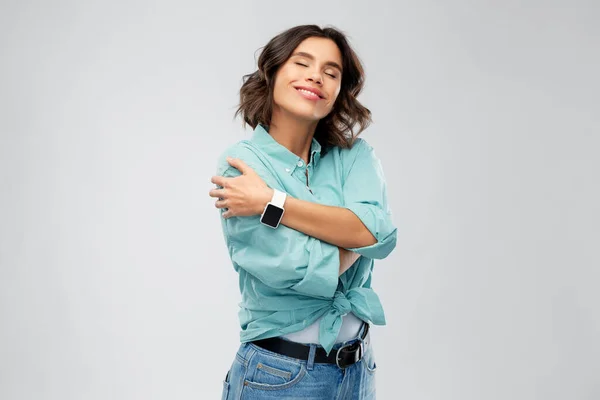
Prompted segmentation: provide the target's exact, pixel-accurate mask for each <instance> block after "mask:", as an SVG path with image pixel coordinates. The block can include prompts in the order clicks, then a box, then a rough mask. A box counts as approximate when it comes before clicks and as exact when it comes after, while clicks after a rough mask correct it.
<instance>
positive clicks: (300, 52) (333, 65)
mask: <svg viewBox="0 0 600 400" xmlns="http://www.w3.org/2000/svg"><path fill="white" fill-rule="evenodd" d="M294 56H298V57H305V58H308V59H309V60H314V59H315V56H313V55H312V54H310V53H306V52H304V51H298V52H296V53H294V54H292V57H294ZM325 65H329V66H331V67H334V68H337V69H338V70H339V71H340V72H342V71H343V70H342V67H340V64H338V63H336V62H335V61H326V62H325Z"/></svg>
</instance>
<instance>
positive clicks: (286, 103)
mask: <svg viewBox="0 0 600 400" xmlns="http://www.w3.org/2000/svg"><path fill="white" fill-rule="evenodd" d="M341 68H342V54H341V52H340V50H339V48H338V47H337V45H336V44H335V42H333V41H332V40H330V39H326V38H319V37H311V38H308V39H305V40H304V41H303V42H302V43H300V44H299V45H298V47H296V48H295V49H294V51H293V52H292V55H291V56H290V58H289V59H288V60H287V61H286V62H285V63H284V64H282V65H281V66H280V67H279V69H278V71H277V73H276V74H275V82H274V85H275V87H274V89H273V102H274V104H273V108H274V112H278V111H284V112H287V113H290V114H293V115H294V116H296V117H298V118H301V119H305V120H310V121H318V120H320V119H322V118H324V117H326V116H327V114H329V112H330V111H331V110H332V109H333V105H334V104H335V100H336V99H337V96H338V94H339V92H340V86H341V80H342V71H341Z"/></svg>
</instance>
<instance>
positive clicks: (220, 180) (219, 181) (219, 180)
mask: <svg viewBox="0 0 600 400" xmlns="http://www.w3.org/2000/svg"><path fill="white" fill-rule="evenodd" d="M229 179H231V178H225V177H224V176H219V175H216V176H213V177H212V178H210V181H211V182H212V183H214V184H215V185H219V186H221V187H228V186H229Z"/></svg>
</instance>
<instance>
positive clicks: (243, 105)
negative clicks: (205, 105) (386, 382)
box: [209, 25, 397, 400]
mask: <svg viewBox="0 0 600 400" xmlns="http://www.w3.org/2000/svg"><path fill="white" fill-rule="evenodd" d="M363 80H364V73H363V69H362V66H361V63H360V61H359V59H358V56H357V55H356V53H355V52H354V51H353V50H352V48H351V47H350V45H349V44H348V41H347V39H346V37H345V36H344V34H342V33H341V32H340V31H339V30H336V29H334V28H325V29H322V28H320V27H318V26H316V25H303V26H298V27H294V28H291V29H289V30H287V31H285V32H283V33H281V34H279V35H277V36H276V37H274V38H273V39H271V41H269V43H268V44H267V45H266V46H265V48H264V49H263V51H262V53H261V55H260V57H259V60H258V70H257V71H256V72H254V73H253V74H250V75H246V76H245V77H244V84H243V86H242V88H241V90H240V106H239V108H238V110H237V112H236V116H237V115H238V114H241V115H242V116H243V119H244V123H245V124H249V125H250V126H251V127H252V128H253V129H254V132H253V135H252V138H251V139H249V140H242V141H240V142H238V143H236V144H235V145H233V146H231V147H230V148H228V149H226V150H225V152H223V154H222V155H221V157H220V158H219V161H218V168H217V175H216V176H213V177H212V178H211V181H212V182H213V183H214V184H215V185H217V188H216V189H213V190H211V191H210V193H209V195H210V196H212V197H215V198H218V200H217V201H216V203H215V206H216V207H217V208H219V209H220V211H221V216H222V219H221V221H222V228H223V234H224V238H225V241H226V244H227V249H228V251H229V255H230V258H231V261H232V264H233V267H234V269H235V270H236V271H237V272H238V274H239V284H240V285H239V286H240V291H241V295H242V302H241V303H240V307H241V309H240V311H239V314H238V315H239V318H240V326H241V332H240V339H241V345H240V346H239V348H238V351H237V354H236V355H235V357H234V361H233V363H232V365H231V368H230V369H229V371H228V372H227V374H226V378H225V381H224V382H223V399H275V398H277V399H284V398H289V399H291V398H307V399H315V400H319V399H357V400H358V399H375V370H376V365H375V357H374V353H373V349H372V347H371V340H370V335H369V329H370V324H374V325H385V316H384V313H383V308H382V306H381V303H380V301H379V298H378V296H377V294H376V293H375V291H373V289H372V288H371V274H372V271H373V265H374V260H375V259H382V258H385V257H387V256H388V255H389V254H390V253H391V252H392V250H393V249H394V248H395V246H396V232H397V229H396V227H395V226H394V224H393V222H392V218H391V211H390V209H389V206H388V202H387V188H386V182H385V178H384V175H383V170H382V166H381V162H380V161H379V159H378V158H377V157H376V155H375V151H374V149H373V148H372V147H371V146H370V145H369V144H368V143H367V142H366V141H365V140H363V139H360V138H358V135H359V134H360V133H361V132H362V131H363V130H364V129H365V128H366V127H367V126H368V124H369V123H370V115H371V113H370V111H369V110H368V109H367V108H365V107H364V106H363V105H361V104H360V102H359V101H358V100H357V96H358V94H359V93H360V91H361V89H362V87H363ZM356 125H358V126H359V129H358V131H357V132H354V131H353V128H354V127H355V126H356Z"/></svg>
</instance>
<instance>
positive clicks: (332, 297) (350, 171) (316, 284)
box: [217, 124, 397, 352]
mask: <svg viewBox="0 0 600 400" xmlns="http://www.w3.org/2000/svg"><path fill="white" fill-rule="evenodd" d="M321 150H322V147H321V145H320V144H319V142H318V141H317V140H316V139H314V138H313V140H312V143H311V148H310V155H309V162H308V164H306V163H305V162H304V160H303V159H302V158H301V157H299V156H297V155H296V154H294V153H292V152H291V151H290V150H288V149H287V148H286V147H285V146H283V145H281V144H279V143H278V142H277V141H276V140H275V139H274V138H273V137H272V136H271V135H270V134H269V133H268V128H267V127H265V126H263V125H261V124H259V125H257V126H256V128H255V129H254V132H253V135H252V138H251V139H250V140H242V141H239V142H237V143H236V144H234V145H233V146H231V147H229V148H228V149H227V150H225V152H224V153H222V154H221V156H220V157H219V161H218V166H217V175H220V176H225V177H236V176H239V175H241V173H240V171H238V170H237V169H236V168H234V167H232V166H230V165H229V163H228V162H227V161H226V157H227V156H230V157H233V158H239V159H241V160H243V161H244V162H245V163H246V164H247V165H248V166H249V167H251V168H252V169H253V170H254V171H255V172H256V173H257V174H258V175H259V176H260V177H261V178H262V179H263V180H264V181H265V183H266V184H267V185H268V186H269V187H271V188H273V189H277V190H280V191H283V192H286V193H287V194H288V196H292V197H295V198H297V199H301V200H306V201H310V202H315V203H319V204H324V205H329V206H337V207H345V208H347V209H349V210H350V211H352V212H353V213H354V214H356V216H357V217H358V218H359V219H360V220H361V221H362V222H363V224H364V225H365V226H366V227H367V228H368V229H369V231H370V232H371V233H372V234H373V236H374V237H375V239H376V240H377V242H376V243H375V244H372V245H369V246H364V247H359V248H351V249H348V250H351V251H353V252H356V253H358V254H360V257H359V258H358V260H356V262H355V263H354V264H353V265H352V267H350V268H349V269H348V270H347V271H346V272H344V273H343V274H342V275H341V276H338V275H339V267H340V260H339V248H338V247H337V246H336V245H333V244H330V243H327V242H325V241H322V240H319V239H317V238H314V237H312V236H308V235H306V234H304V233H302V232H300V231H297V230H294V229H292V228H289V227H287V226H285V225H283V224H280V225H279V226H278V227H277V228H276V229H273V228H271V227H269V226H265V225H263V224H262V223H261V222H260V216H259V215H255V216H249V217H229V218H226V219H225V218H221V224H222V228H223V236H224V238H225V243H226V245H227V249H228V251H229V256H230V258H231V261H232V264H233V268H234V269H235V271H237V272H238V275H239V288H240V292H241V297H242V301H241V302H240V303H239V306H240V310H239V313H238V317H239V321H240V326H241V332H240V339H241V342H248V341H252V340H258V339H264V338H269V337H274V336H281V335H285V334H288V333H291V332H296V331H300V330H302V329H304V328H305V327H307V326H308V325H310V324H312V323H313V322H314V321H316V320H317V319H318V318H320V317H323V318H322V319H321V322H320V326H319V342H320V344H321V345H322V346H323V347H324V348H325V350H326V351H327V352H330V351H331V349H332V347H333V345H334V343H335V339H336V337H337V335H338V332H339V330H340V327H341V324H342V316H344V315H346V314H347V313H349V312H352V313H354V314H355V315H356V316H357V317H358V318H360V319H362V320H363V321H367V322H371V323H373V324H375V325H385V316H384V312H383V308H382V305H381V303H380V301H379V297H378V296H377V294H376V293H375V291H373V289H372V288H371V275H372V273H373V265H374V260H375V259H383V258H385V257H387V256H388V255H389V254H390V253H391V252H392V250H393V249H394V247H395V246H396V234H397V233H396V232H397V229H396V227H395V226H394V224H393V222H392V216H391V211H390V208H389V205H388V201H387V191H386V182H385V178H384V175H383V170H382V167H381V163H380V160H379V159H378V158H377V157H376V155H375V153H374V150H373V147H371V146H370V145H369V144H368V143H367V142H366V141H365V140H364V139H362V138H358V139H357V140H356V142H355V143H354V144H353V146H352V148H348V149H344V148H340V147H337V146H335V147H331V148H330V149H329V150H328V151H327V152H325V153H324V154H321V153H322V151H321ZM284 207H285V206H284ZM224 211H225V209H220V212H221V213H223V212H224Z"/></svg>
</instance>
